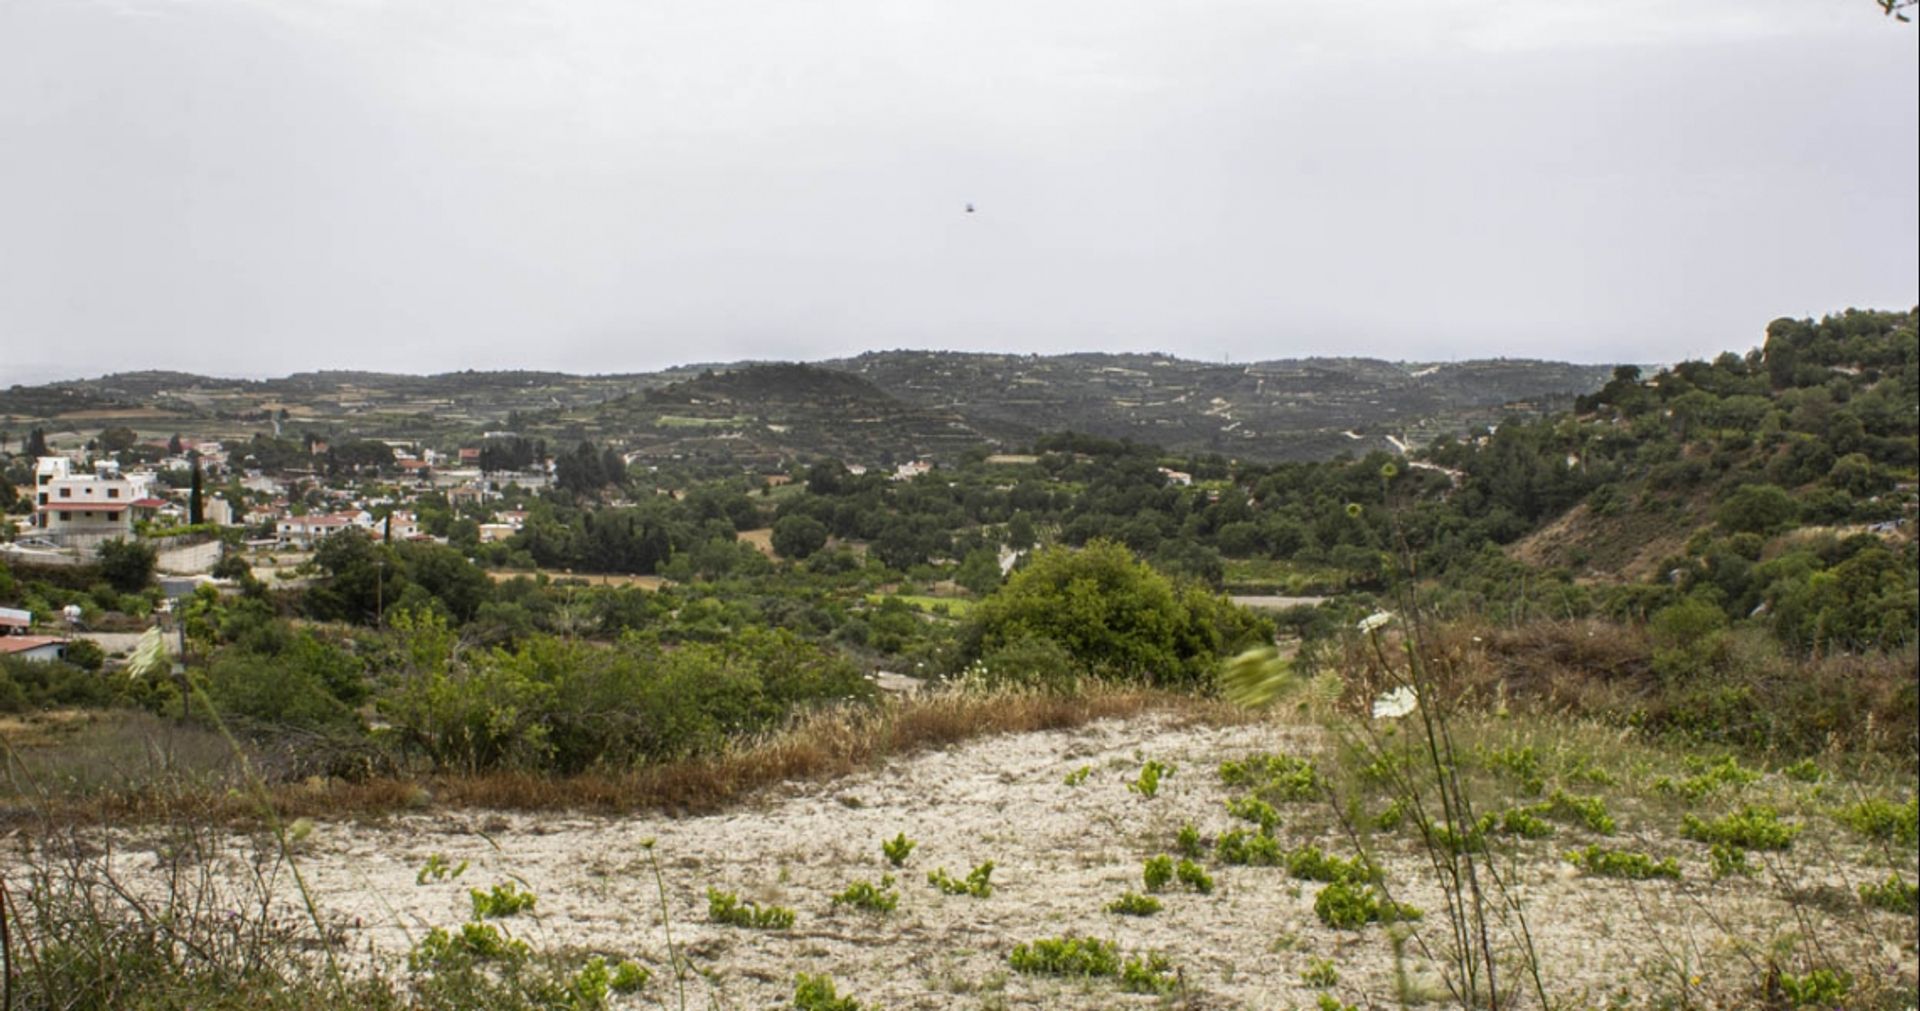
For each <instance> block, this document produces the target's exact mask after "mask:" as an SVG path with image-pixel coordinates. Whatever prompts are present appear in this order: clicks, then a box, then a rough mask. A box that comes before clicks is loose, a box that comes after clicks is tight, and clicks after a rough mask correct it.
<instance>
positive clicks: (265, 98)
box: [0, 0, 1920, 382]
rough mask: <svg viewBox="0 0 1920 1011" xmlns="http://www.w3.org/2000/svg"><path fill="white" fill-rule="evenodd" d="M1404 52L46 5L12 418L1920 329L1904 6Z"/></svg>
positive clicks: (983, 2) (1474, 7)
mask: <svg viewBox="0 0 1920 1011" xmlns="http://www.w3.org/2000/svg"><path fill="white" fill-rule="evenodd" d="M1403 6H1409V7H1414V8H1415V9H1413V10H1397V11H1393V12H1391V13H1389V12H1385V11H1383V10H1381V9H1379V8H1377V7H1370V6H1367V5H1355V4H1345V3H1337V2H1325V3H1313V4H1255V3H1245V2H1226V0H1212V2H1195V3H1187V4H1178V5H1174V4H1155V3H1136V2H1131V0H1128V2H1117V0H1106V2H1102V3H1092V2H1083V0H1060V2H1051V3H1046V4H1033V3H1015V2H1007V0H971V2H965V3H962V2H957V0H955V2H947V0H938V2H919V3H913V4H887V3H875V2H852V0H824V2H819V3H808V4H793V3H774V2H769V0H700V2H677V0H676V2H666V0H654V2H647V3H639V4H635V3H631V2H621V0H550V2H549V0H416V2H406V3H402V2H384V0H257V2H243V0H114V2H97V3H82V2H75V0H12V2H10V3H7V4H4V5H0V136H5V137H7V138H8V143H7V144H6V145H5V153H4V155H0V342H3V343H4V345H5V347H6V348H7V351H6V352H5V354H4V355H0V382H10V381H22V380H23V379H27V378H44V377H46V376H49V375H75V374H94V373H98V372H102V371H108V370H113V369H121V368H138V367H178V368H187V369H195V370H201V371H213V372H221V373H253V374H258V373H270V372H273V373H277V372H283V371H287V370H291V369H299V368H315V367H352V368H388V369H396V370H441V369H452V368H463V367H469V366H472V367H507V366H513V367H536V368H563V369H570V370H593V371H611V370H626V369H641V368H649V367H656V366H660V365H665V364H671V363H675V362H684V361H692V360H718V359H730V358H736V357H798V358H807V357H821V356H826V355H832V354H841V353H849V352H856V351H859V350H864V349H868V348H883V347H897V346H946V347H956V348H981V349H1014V350H1070V349H1090V348H1138V349H1160V350H1166V351H1172V352H1176V353H1181V354H1187V355H1191V356H1197V357H1208V358H1217V357H1220V356H1222V355H1232V356H1233V357H1234V358H1235V359H1245V358H1254V357H1281V356H1289V355H1303V354H1330V353H1331V354H1376V355H1382V356H1388V357H1404V358H1433V357H1456V356H1468V355H1482V354H1514V355H1537V356H1548V357H1571V358H1578V359H1589V360H1619V359H1633V360H1670V359H1673V358H1674V357H1676V356H1681V355H1698V354H1710V353H1712V352H1714V351H1717V350H1719V349H1722V348H1725V347H1743V346H1747V345H1749V344H1752V343H1754V342H1755V341H1757V340H1758V337H1759V331H1760V328H1761V327H1762V326H1763V325H1764V323H1765V322H1766V320H1767V319H1769V318H1771V317H1773V316H1776V315H1783V314H1793V315H1802V314H1817V313H1821V312H1825V311H1831V310H1835V309H1839V308H1842V307H1844V306H1847V305H1873V306H1882V307H1902V306H1906V305H1911V304H1913V303H1914V302H1915V301H1916V298H1917V297H1920V296H1917V295H1916V290H1915V287H1916V281H1915V278H1916V275H1920V258H1917V256H1916V249H1917V248H1920V230H1917V228H1916V221H1920V203H1917V202H1916V181H1917V179H1920V164H1917V163H1916V128H1915V123H1916V120H1917V119H1920V111H1917V110H1916V99H1915V89H1914V87H1913V84H1914V81H1915V79H1916V76H1920V65H1917V62H1916V46H1915V35H1914V31H1913V29H1912V28H1911V27H1902V26H1898V25H1895V24H1892V23H1890V22H1888V21H1887V20H1886V19H1885V18H1883V17H1881V16H1880V15H1879V14H1878V12H1877V8H1875V7H1874V6H1873V5H1872V4H1871V3H1869V2H1867V0H1857V2H1840V0H1831V2H1827V3H1822V4H1808V3H1805V2H1802V0H1758V2H1754V3H1749V4H1744V5H1700V4H1695V5H1681V6H1676V5H1672V4H1668V3H1652V2H1638V3H1630V2H1616V3H1605V2H1601V3H1592V4H1579V5H1565V4H1538V3H1517V2H1496V0H1457V2H1452V3H1444V4H1423V5H1403ZM969 201H971V202H973V203H974V204H976V205H977V206H978V208H979V213H977V214H973V215H967V214H964V213H963V212H962V207H963V205H964V204H965V203H966V202H969Z"/></svg>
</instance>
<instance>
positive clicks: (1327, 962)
mask: <svg viewBox="0 0 1920 1011" xmlns="http://www.w3.org/2000/svg"><path fill="white" fill-rule="evenodd" d="M1300 982H1302V983H1304V984H1306V985H1307V986H1310V987H1313V988H1314V989H1315V990H1325V989H1327V988H1329V987H1331V986H1334V985H1335V984H1337V983H1339V982H1340V970H1339V969H1336V968H1334V965H1333V959H1331V958H1314V959H1309V960H1308V961H1307V967H1306V968H1305V969H1303V970H1301V971H1300Z"/></svg>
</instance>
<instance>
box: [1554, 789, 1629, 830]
mask: <svg viewBox="0 0 1920 1011" xmlns="http://www.w3.org/2000/svg"><path fill="white" fill-rule="evenodd" d="M1546 813H1547V817H1549V818H1558V819H1560V820H1561V821H1571V822H1577V823H1579V824H1581V825H1584V826H1586V828H1587V829H1588V830H1589V831H1592V832H1598V833H1600V834H1601V835H1611V834H1613V829H1614V823H1613V816H1612V815H1610V814H1608V813H1607V802H1606V801H1605V800H1603V799H1601V798H1599V797H1581V796H1577V795H1575V794H1571V793H1567V792H1566V791H1564V790H1555V791H1553V795H1552V796H1550V797H1548V798H1547V808H1546Z"/></svg>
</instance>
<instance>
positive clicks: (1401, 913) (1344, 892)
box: [1313, 881, 1421, 930]
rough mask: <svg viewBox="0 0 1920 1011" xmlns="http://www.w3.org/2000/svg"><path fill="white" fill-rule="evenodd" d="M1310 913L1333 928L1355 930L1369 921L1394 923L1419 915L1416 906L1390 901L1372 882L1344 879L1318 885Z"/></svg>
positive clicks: (1413, 918) (1415, 918)
mask: <svg viewBox="0 0 1920 1011" xmlns="http://www.w3.org/2000/svg"><path fill="white" fill-rule="evenodd" d="M1313 914H1314V915H1315V916H1318V917H1319V918H1320V922H1321V923H1324V924H1326V925H1327V926H1329V927H1333V928H1335V929H1336V930H1359V929H1360V928H1362V927H1364V926H1366V925H1367V924H1369V923H1396V922H1399V921H1402V920H1417V919H1419V918H1420V916H1421V913H1420V911H1419V910H1418V909H1415V908H1413V907H1412V906H1408V905H1403V904H1401V903H1396V902H1393V901H1392V900H1390V899H1388V898H1387V897H1386V896H1384V895H1382V894H1381V893H1380V890H1379V889H1377V888H1375V887H1373V886H1372V885H1360V884H1351V883H1348V882H1345V881H1336V882H1334V883H1332V884H1330V885H1328V886H1327V887H1325V888H1322V889H1320V894H1318V895H1316V896H1314V898H1313Z"/></svg>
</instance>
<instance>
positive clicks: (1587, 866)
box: [1566, 845, 1680, 881]
mask: <svg viewBox="0 0 1920 1011" xmlns="http://www.w3.org/2000/svg"><path fill="white" fill-rule="evenodd" d="M1566 858H1567V862H1568V863H1571V864H1573V865H1574V866H1575V867H1578V868H1580V869H1581V870H1583V871H1586V872H1587V873H1588V874H1594V875H1598V876H1600V877H1603V878H1628V879H1631V880H1634V881H1645V880H1648V879H1650V878H1671V879H1673V880H1675V881H1678V880H1680V865H1679V864H1678V863H1675V862H1674V860H1673V858H1672V857H1668V858H1667V859H1665V860H1658V861H1656V860H1654V859H1653V858H1652V857H1650V856H1648V855H1646V854H1645V853H1636V852H1633V851H1631V850H1610V849H1607V848H1606V847H1604V846H1597V845H1596V846H1588V847H1587V848H1586V849H1583V850H1572V851H1569V852H1568V853H1567V854H1566Z"/></svg>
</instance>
